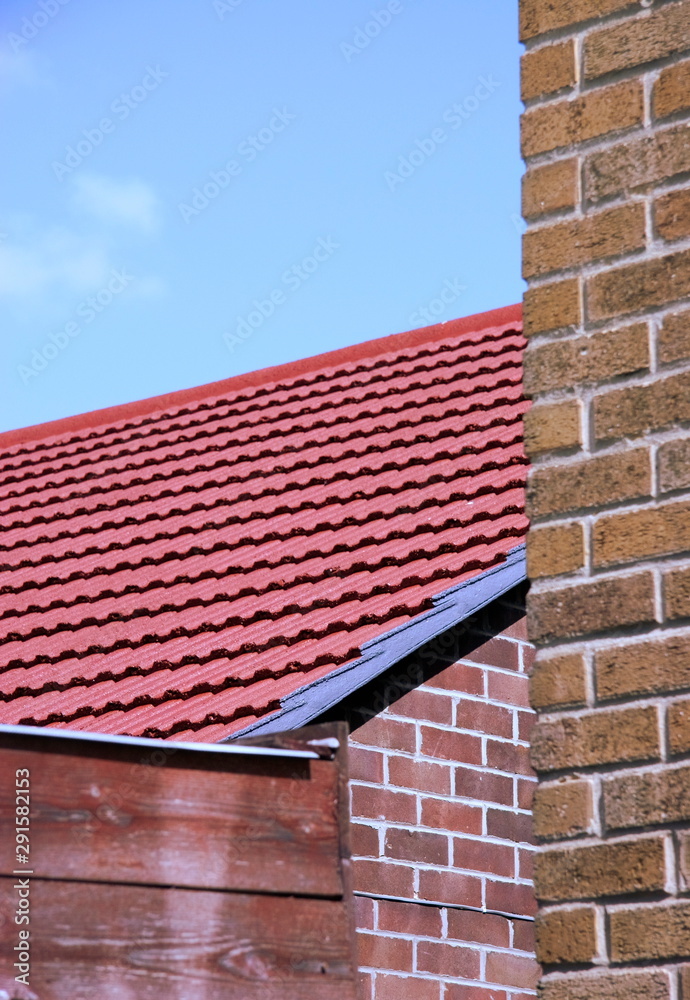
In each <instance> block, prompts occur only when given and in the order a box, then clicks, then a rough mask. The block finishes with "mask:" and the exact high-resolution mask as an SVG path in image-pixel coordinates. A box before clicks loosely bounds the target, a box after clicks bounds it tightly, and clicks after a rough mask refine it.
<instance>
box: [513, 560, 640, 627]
mask: <svg viewBox="0 0 690 1000" xmlns="http://www.w3.org/2000/svg"><path fill="white" fill-rule="evenodd" d="M527 610H528V621H529V627H530V635H531V637H532V641H533V642H541V643H546V642H553V641H554V640H557V639H566V638H575V637H576V636H585V635H589V634H594V633H603V632H608V631H610V630H611V629H614V628H620V627H621V626H624V625H647V624H648V625H651V624H652V623H653V622H655V620H656V618H655V608H654V581H653V579H652V575H651V573H637V574H635V575H633V576H626V577H620V576H619V577H612V578H610V579H607V580H595V581H594V582H582V583H579V584H578V585H577V586H574V587H559V588H558V590H549V591H543V592H542V593H530V595H529V598H528V604H527Z"/></svg>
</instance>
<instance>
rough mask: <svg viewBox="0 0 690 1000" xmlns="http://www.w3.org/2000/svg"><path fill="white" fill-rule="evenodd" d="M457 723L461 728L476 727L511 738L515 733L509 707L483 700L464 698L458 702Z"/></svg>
mask: <svg viewBox="0 0 690 1000" xmlns="http://www.w3.org/2000/svg"><path fill="white" fill-rule="evenodd" d="M455 725H456V726H457V727H458V728H459V729H474V730H476V731H477V732H480V733H488V734H490V735H491V736H503V737H506V738H508V739H509V738H510V737H511V736H512V735H513V713H512V712H511V710H510V709H509V708H501V707H500V706H498V705H487V704H486V703H484V702H481V701H467V700H465V699H464V698H463V699H462V701H460V702H458V706H457V714H456V718H455ZM462 763H464V761H463V762H462ZM467 763H472V762H471V761H468V762H467ZM475 763H481V761H476V762H475Z"/></svg>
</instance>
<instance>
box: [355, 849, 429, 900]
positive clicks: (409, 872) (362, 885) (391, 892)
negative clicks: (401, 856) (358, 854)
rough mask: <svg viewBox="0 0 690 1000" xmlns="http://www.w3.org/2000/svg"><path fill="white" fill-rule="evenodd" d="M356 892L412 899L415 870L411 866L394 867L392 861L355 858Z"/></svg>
mask: <svg viewBox="0 0 690 1000" xmlns="http://www.w3.org/2000/svg"><path fill="white" fill-rule="evenodd" d="M352 872H353V882H354V889H355V891H356V892H373V893H376V894H380V895H381V896H405V897H408V898H409V897H411V896H412V895H413V892H414V888H413V886H414V869H413V868H411V867H410V866H409V865H393V864H391V862H390V861H387V860H382V861H369V860H368V859H367V858H362V859H360V858H355V859H354V861H353V862H352Z"/></svg>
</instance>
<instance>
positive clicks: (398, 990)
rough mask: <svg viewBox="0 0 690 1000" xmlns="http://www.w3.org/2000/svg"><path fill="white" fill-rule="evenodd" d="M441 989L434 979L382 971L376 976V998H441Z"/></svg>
mask: <svg viewBox="0 0 690 1000" xmlns="http://www.w3.org/2000/svg"><path fill="white" fill-rule="evenodd" d="M439 990H440V987H439V984H438V983H437V982H435V981H434V980H433V979H422V978H421V977H419V976H404V977H403V976H392V975H384V974H383V973H381V972H379V973H378V974H377V976H376V1000H439V996H440V992H439ZM497 1000H504V998H503V997H501V998H497Z"/></svg>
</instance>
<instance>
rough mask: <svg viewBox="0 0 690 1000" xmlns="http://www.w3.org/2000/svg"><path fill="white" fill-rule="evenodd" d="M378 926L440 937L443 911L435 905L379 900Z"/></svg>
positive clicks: (380, 928) (400, 932)
mask: <svg viewBox="0 0 690 1000" xmlns="http://www.w3.org/2000/svg"><path fill="white" fill-rule="evenodd" d="M359 898H360V899H361V898H362V897H359ZM378 926H379V930H382V931H393V932H394V933H395V934H409V935H413V936H415V935H419V936H421V937H440V936H441V911H440V910H438V909H435V908H434V907H433V906H419V905H416V904H415V903H397V902H393V901H392V900H385V899H382V900H380V901H379V923H378Z"/></svg>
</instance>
